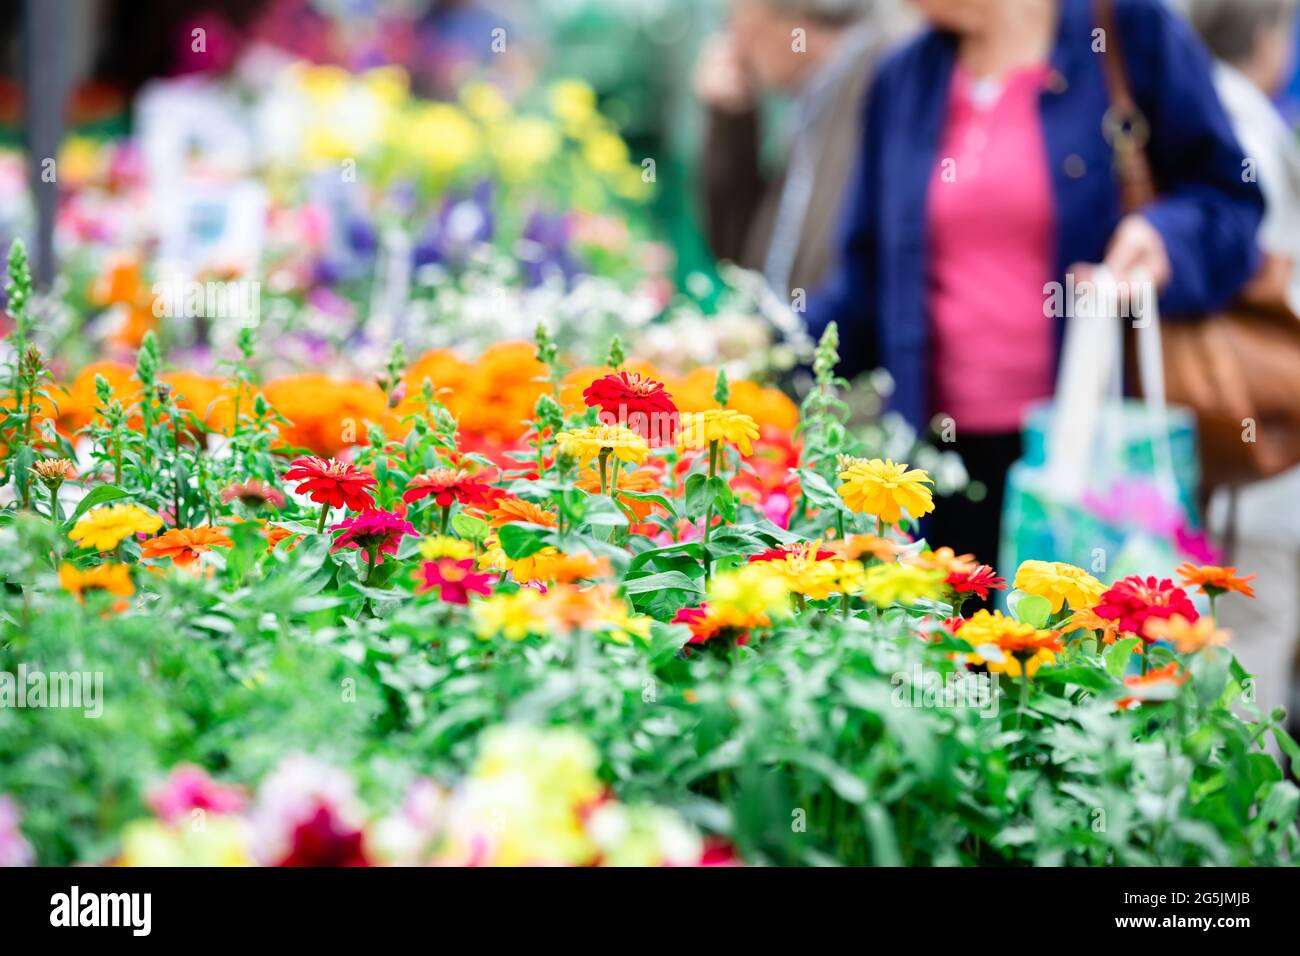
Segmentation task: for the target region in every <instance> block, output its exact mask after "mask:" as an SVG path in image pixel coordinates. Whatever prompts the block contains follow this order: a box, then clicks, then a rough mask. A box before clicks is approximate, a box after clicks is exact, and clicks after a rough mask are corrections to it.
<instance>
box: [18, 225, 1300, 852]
mask: <svg viewBox="0 0 1300 956" xmlns="http://www.w3.org/2000/svg"><path fill="white" fill-rule="evenodd" d="M8 292H9V298H8V302H9V309H10V312H11V314H13V315H14V317H15V320H16V329H15V332H14V335H13V337H12V343H11V344H12V345H13V354H14V355H15V356H16V357H17V358H16V359H15V361H14V363H13V364H12V365H11V367H10V368H9V369H8V373H7V377H6V392H5V403H6V404H5V408H6V412H5V418H4V420H3V426H2V428H3V441H4V446H5V448H4V453H5V459H4V460H5V466H6V472H5V478H6V480H7V482H8V483H9V484H10V487H11V490H12V492H13V495H14V504H13V505H12V506H11V507H10V508H9V509H8V510H6V511H4V512H3V515H2V516H0V578H2V579H3V581H4V587H3V590H2V591H0V626H2V627H3V642H2V643H0V658H2V661H0V671H3V672H4V673H6V674H8V675H11V678H10V680H9V682H8V683H7V684H6V685H4V686H0V693H8V694H10V695H11V697H9V698H7V699H6V706H4V707H0V793H3V794H5V795H6V796H5V797H3V799H2V800H0V861H4V862H25V861H27V860H30V859H32V858H34V859H36V860H37V861H39V862H42V863H67V862H74V861H75V862H82V863H103V862H111V861H118V862H125V863H142V864H150V863H162V864H177V863H231V864H237V863H261V864H269V865H277V864H278V865H299V864H338V865H354V864H368V863H453V864H470V863H481V864H551V863H561V864H574V865H589V864H599V863H607V864H622V863H636V864H671V865H684V864H687V865H688V864H707V863H714V862H742V863H746V864H772V863H775V864H827V863H829V864H837V863H838V864H865V863H878V864H899V863H904V864H960V865H988V864H1020V863H1035V864H1072V865H1073V864H1078V865H1087V864H1092V865H1101V864H1166V865H1172V864H1205V863H1210V864H1224V865H1237V864H1275V863H1289V862H1291V861H1292V860H1293V859H1294V855H1295V853H1296V843H1297V831H1296V826H1295V819H1296V812H1297V807H1298V805H1300V791H1297V789H1296V787H1295V785H1294V784H1293V783H1292V782H1290V781H1288V780H1286V779H1284V776H1283V772H1282V770H1281V769H1280V767H1279V766H1278V764H1277V763H1276V762H1275V761H1274V760H1273V758H1272V757H1270V756H1269V755H1268V754H1267V753H1266V752H1265V751H1264V749H1263V746H1262V745H1263V742H1264V739H1265V738H1266V737H1268V736H1270V735H1271V736H1272V738H1274V739H1275V740H1276V742H1277V743H1278V745H1279V746H1280V747H1281V748H1282V749H1283V750H1284V751H1285V752H1286V753H1287V754H1289V755H1291V756H1292V757H1297V756H1300V752H1298V751H1297V748H1296V745H1295V744H1294V743H1293V742H1292V741H1291V739H1290V738H1289V737H1287V735H1286V734H1285V732H1284V731H1283V730H1282V729H1281V727H1280V724H1279V722H1280V720H1281V715H1280V714H1266V715H1258V714H1254V713H1253V712H1252V709H1251V707H1250V706H1249V704H1248V703H1244V702H1243V701H1242V697H1243V688H1245V687H1246V686H1247V684H1248V675H1246V674H1245V673H1244V672H1243V671H1242V670H1241V668H1240V667H1239V666H1238V665H1237V664H1236V663H1235V661H1234V660H1233V658H1232V656H1231V654H1230V652H1229V650H1228V649H1226V648H1225V647H1224V646H1223V645H1224V643H1225V640H1226V635H1224V634H1223V633H1222V632H1220V631H1219V630H1218V629H1217V627H1216V626H1215V624H1214V622H1213V619H1212V617H1211V616H1210V615H1208V614H1206V615H1202V614H1199V613H1198V609H1197V605H1196V603H1194V601H1193V596H1194V594H1196V592H1197V591H1199V592H1200V594H1202V595H1206V596H1208V597H1209V599H1210V601H1211V603H1212V602H1214V601H1216V600H1220V599H1222V600H1246V599H1249V597H1248V595H1249V592H1250V586H1249V584H1248V583H1247V580H1248V579H1243V578H1241V577H1238V576H1237V575H1236V574H1235V572H1234V571H1233V570H1232V569H1214V568H1193V567H1187V568H1185V569H1183V570H1182V580H1181V582H1180V583H1177V584H1176V583H1174V582H1172V581H1168V580H1161V579H1156V578H1129V579H1125V580H1123V581H1119V582H1114V583H1112V584H1105V583H1102V582H1100V581H1098V580H1097V579H1096V578H1094V577H1093V576H1091V575H1089V574H1088V573H1086V572H1085V571H1083V570H1081V569H1078V568H1073V567H1069V566H1065V565H1058V564H1049V563H1045V562H1027V563H1026V564H1025V565H1024V566H1022V567H1021V568H1018V569H1014V572H1015V573H1014V574H1009V575H1008V576H1009V577H1010V578H1011V581H1010V582H1008V581H1007V580H1006V579H1005V578H1004V577H1003V576H1001V575H999V574H998V573H997V572H995V571H994V570H993V569H992V568H989V567H987V566H984V565H980V564H978V563H976V562H975V561H974V560H973V559H971V558H970V556H964V555H956V554H953V553H952V552H951V550H949V549H945V548H942V547H941V546H940V545H941V542H934V543H928V542H925V541H924V540H921V539H917V538H915V537H914V536H915V533H916V531H917V527H916V520H917V519H919V518H921V517H923V516H924V515H925V514H927V513H928V512H930V511H931V510H932V509H933V507H934V502H933V498H932V495H931V489H930V485H931V481H930V478H929V476H928V475H927V474H926V473H925V472H924V471H921V470H918V469H909V468H908V467H907V466H905V465H896V464H894V463H893V462H891V461H888V460H881V459H878V458H868V457H865V456H863V455H862V453H863V451H864V450H865V449H863V448H862V447H860V445H859V444H858V443H857V441H856V440H855V438H854V437H853V436H852V435H851V434H850V433H849V432H848V430H847V429H846V427H845V425H844V416H845V413H846V409H845V408H844V407H843V405H842V402H841V400H840V397H839V396H840V391H841V389H842V387H843V384H844V383H842V382H841V381H839V380H838V379H836V377H835V376H834V373H833V368H834V365H835V362H836V356H835V348H836V342H835V339H834V333H833V331H832V332H831V333H829V334H828V336H827V338H826V339H825V340H823V342H822V344H821V346H820V348H819V349H818V354H817V359H816V366H815V372H816V384H815V387H814V388H813V390H812V391H811V392H810V393H809V395H808V396H807V398H806V399H805V400H804V402H803V405H802V408H801V409H800V419H799V424H798V426H797V429H796V430H795V433H794V434H789V433H787V434H785V435H784V436H779V437H773V436H771V435H769V434H768V433H765V431H764V429H763V427H762V425H763V424H765V423H764V422H762V421H759V420H758V419H756V418H755V416H754V414H751V413H750V412H746V411H742V410H740V409H739V408H738V407H736V404H735V403H734V398H733V392H735V393H737V394H739V393H741V392H744V391H745V389H746V386H744V385H742V383H736V386H735V388H734V389H733V387H732V386H731V385H730V384H729V383H728V382H727V381H726V378H725V376H721V375H720V376H718V378H717V380H716V386H715V389H714V391H713V395H712V398H711V401H710V402H709V407H707V408H702V409H699V410H697V411H689V412H688V411H684V410H683V409H681V408H680V407H679V406H678V404H677V402H676V400H675V398H674V396H673V395H672V394H671V393H670V391H669V390H666V389H664V388H663V386H662V385H660V384H659V383H658V382H656V381H654V380H651V379H648V378H646V377H644V376H642V375H639V374H637V373H635V372H633V371H631V370H629V369H628V368H626V367H625V362H624V358H623V355H622V350H621V348H620V347H618V346H617V344H616V345H615V346H614V347H613V348H611V354H610V363H609V367H608V368H606V369H600V370H595V371H593V372H591V373H590V374H589V375H587V376H586V382H585V383H583V382H579V383H578V384H579V385H582V386H583V387H582V388H581V389H571V388H570V389H566V387H565V384H566V381H569V382H570V384H571V380H568V379H566V373H565V370H564V369H563V368H561V367H560V362H561V357H560V355H559V354H558V350H557V349H556V347H555V345H554V343H553V342H552V341H551V340H550V338H549V336H548V335H547V334H546V332H545V330H544V329H539V332H538V336H537V341H536V343H535V346H534V348H533V349H532V351H533V352H534V353H535V354H534V357H533V359H532V360H533V361H535V362H536V366H537V369H538V371H539V374H538V375H535V376H533V377H535V378H538V379H540V381H541V387H540V388H539V389H538V390H537V391H536V392H535V393H534V395H533V399H532V401H531V407H530V408H528V409H527V410H526V412H525V413H524V414H525V416H526V417H527V419H528V422H527V427H526V431H524V433H523V434H522V436H521V437H520V438H519V439H518V441H517V442H516V443H515V446H514V448H513V450H511V451H510V452H508V453H507V454H504V455H501V456H498V457H497V458H493V459H489V458H486V457H484V456H483V455H480V454H476V453H472V452H467V451H466V450H465V449H463V448H462V447H461V445H460V444H459V437H458V423H457V420H456V418H455V416H454V415H453V414H452V412H451V411H450V410H449V408H448V404H447V402H446V401H444V399H447V398H449V396H447V395H446V393H441V392H440V391H439V388H440V387H441V386H442V385H443V383H440V382H437V381H430V382H428V384H421V385H419V386H417V387H415V388H413V389H412V392H411V394H409V395H408V396H407V397H406V398H404V399H401V400H400V401H393V402H390V403H389V408H388V412H389V414H387V415H386V416H385V417H386V420H385V421H379V420H375V419H371V420H368V421H367V422H366V426H367V427H363V428H362V430H361V433H360V437H359V438H358V440H357V442H356V443H354V444H352V445H350V446H349V447H347V448H346V449H342V448H341V449H338V450H337V451H336V452H334V453H333V455H332V456H331V453H330V452H325V453H324V457H316V456H314V455H311V454H306V453H304V449H302V448H301V447H295V446H297V445H298V444H299V443H297V442H294V441H292V440H289V439H287V438H286V434H288V433H291V430H292V428H293V427H294V426H293V423H292V422H291V421H290V420H289V419H288V416H286V415H283V414H282V413H281V411H280V409H279V408H278V406H277V405H276V404H275V403H274V402H273V401H271V400H270V398H269V397H268V396H267V395H266V394H265V392H264V391H263V390H261V389H260V388H259V385H258V383H257V381H256V379H255V375H254V374H253V372H252V370H251V367H250V366H249V365H248V364H247V359H248V358H249V357H250V356H251V354H252V352H253V350H254V347H255V346H254V343H253V342H252V339H251V337H248V338H246V340H245V346H246V347H245V351H244V355H245V362H244V363H241V364H240V365H239V367H238V368H236V369H235V372H234V378H233V381H234V382H235V383H237V384H236V391H235V394H236V395H237V396H243V397H241V398H240V400H239V401H237V402H232V407H231V409H230V415H229V417H228V418H227V419H226V420H225V421H224V422H223V423H221V424H220V425H214V424H212V423H210V422H206V421H205V420H204V419H202V418H200V417H199V415H197V414H195V413H193V412H186V411H183V410H182V409H181V408H180V407H179V406H178V403H177V397H176V391H175V389H174V388H173V387H172V386H170V385H169V384H168V383H167V382H166V381H165V379H164V377H163V376H164V374H165V373H166V370H165V369H164V368H163V367H162V366H163V362H162V360H161V358H160V357H159V355H158V352H157V349H156V347H154V346H153V344H152V340H151V338H150V337H148V336H146V338H145V341H144V344H143V347H142V348H141V351H140V354H139V359H138V365H137V368H136V369H135V371H134V373H133V376H132V382H131V383H129V385H130V387H129V388H118V389H116V390H115V388H114V387H113V386H112V385H111V384H110V383H109V382H107V381H106V380H103V379H102V378H101V380H100V381H99V382H97V383H96V388H95V389H94V398H93V399H91V400H90V403H91V408H90V411H89V414H88V415H87V416H86V420H85V422H84V423H83V424H82V425H81V426H80V430H79V432H78V433H77V434H75V435H69V434H66V432H65V433H62V434H61V433H60V432H59V430H58V429H57V427H56V425H57V421H56V419H55V417H53V416H51V415H50V413H49V406H48V405H47V404H46V403H48V402H50V401H51V398H50V396H51V394H52V393H53V391H54V388H53V386H52V385H51V383H50V382H49V381H48V375H47V373H46V372H45V369H44V361H43V359H42V357H41V355H40V353H39V351H38V350H36V349H35V348H34V346H32V345H31V342H32V339H33V332H34V330H33V329H32V327H31V322H30V319H29V317H28V316H27V315H26V308H25V307H26V303H27V301H28V296H29V288H28V281H27V277H26V271H25V262H24V258H23V255H22V252H21V248H17V249H16V250H15V252H14V253H13V254H12V255H11V259H10V279H9V290H8ZM407 372H408V369H406V368H404V367H400V365H399V364H397V363H396V362H395V364H394V366H393V367H392V368H390V373H391V374H390V377H389V382H390V384H392V383H396V382H397V381H399V380H400V379H401V378H402V377H403V376H404V375H405V374H406V373H407ZM526 385H527V383H525V382H522V381H519V382H513V383H505V382H503V383H502V386H501V387H502V388H503V389H510V388H523V387H526ZM243 390H246V392H247V394H246V396H245V393H244V391H243ZM575 393H576V394H575ZM390 397H391V396H390ZM501 399H502V400H503V401H505V400H507V399H506V396H504V395H503V396H501ZM297 401H298V402H299V404H300V405H302V406H303V407H307V406H310V404H311V402H312V395H311V393H310V392H308V393H306V394H303V395H299V396H297ZM399 406H400V409H399ZM395 410H396V411H395ZM752 410H753V409H752V407H751V411H752ZM377 417H378V416H377ZM74 443H75V445H76V446H77V447H76V451H75V453H74V447H73V445H74ZM774 447H776V448H779V449H782V452H781V454H783V455H784V454H788V455H789V456H791V457H790V460H789V461H788V462H787V463H788V464H789V465H790V466H792V467H791V470H790V471H789V473H788V474H785V475H782V476H781V478H780V480H779V481H778V482H776V483H773V482H772V481H770V480H767V478H765V474H766V472H767V471H768V470H769V469H768V468H766V466H765V465H764V461H765V459H767V458H768V457H770V456H771V455H772V453H773V448H774ZM72 458H77V462H76V464H74V463H73V461H72V460H71V459H72ZM778 460H784V459H779V458H778ZM769 477H770V476H769ZM778 498H779V499H780V500H779V501H778V500H777V499H778ZM774 503H775V504H776V505H777V506H774ZM1008 588H1010V589H1011V590H1010V592H1009V598H1010V601H1009V604H1010V607H1011V608H1012V613H1011V614H1010V615H1003V614H1002V613H1001V612H996V611H995V612H990V611H988V610H983V609H979V610H977V609H976V607H977V605H978V604H979V603H981V602H982V601H984V600H986V599H989V598H991V597H993V596H995V595H996V593H997V592H998V591H1001V590H1006V589H1008ZM1228 592H1241V593H1232V594H1229V593H1228ZM1198 600H1199V598H1198ZM1202 605H1203V602H1202ZM69 672H76V673H78V674H80V675H83V676H85V677H86V680H87V684H88V685H89V684H90V683H91V682H92V681H91V675H95V674H99V675H101V676H102V697H101V698H100V699H99V700H98V702H97V703H95V702H88V703H87V702H84V701H83V703H87V706H82V707H73V706H50V705H51V704H54V703H55V701H54V700H53V699H50V698H45V697H44V694H45V693H46V692H47V691H49V690H50V688H51V687H52V686H53V685H52V684H50V683H49V678H50V675H55V674H60V673H69ZM33 675H37V676H38V677H39V678H40V679H39V680H35V681H34V680H33ZM18 678H22V680H21V683H22V690H21V693H22V695H23V702H22V703H21V704H19V703H18V700H17V698H16V697H14V696H12V695H15V694H17V693H18V692H19V691H18V683H19V680H18ZM42 681H44V683H42ZM37 688H39V689H40V692H41V695H42V696H41V697H40V698H38V697H37V696H36V694H37V691H36V689H37ZM63 703H66V701H65V702H63ZM1234 706H1237V707H1239V708H1240V710H1241V712H1242V713H1245V714H1247V715H1248V719H1246V720H1243V719H1241V718H1239V717H1238V716H1236V715H1234V712H1233V709H1232V708H1233V707H1234ZM94 710H98V711H99V713H98V714H94V713H93V711H94ZM304 755H310V756H304Z"/></svg>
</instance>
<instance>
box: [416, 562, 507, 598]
mask: <svg viewBox="0 0 1300 956" xmlns="http://www.w3.org/2000/svg"><path fill="white" fill-rule="evenodd" d="M415 580H416V585H415V590H416V593H418V594H424V593H426V592H428V591H432V590H434V589H437V591H438V596H439V597H441V598H442V599H443V601H445V602H447V603H448V604H468V603H469V596H470V593H471V592H473V593H474V594H491V593H492V585H491V583H490V582H491V580H492V575H491V574H484V573H482V572H479V571H475V570H474V559H473V558H463V559H462V560H460V561H457V560H456V559H455V558H440V559H439V560H437V561H426V562H424V564H423V565H422V566H421V567H420V568H419V570H417V571H416V572H415Z"/></svg>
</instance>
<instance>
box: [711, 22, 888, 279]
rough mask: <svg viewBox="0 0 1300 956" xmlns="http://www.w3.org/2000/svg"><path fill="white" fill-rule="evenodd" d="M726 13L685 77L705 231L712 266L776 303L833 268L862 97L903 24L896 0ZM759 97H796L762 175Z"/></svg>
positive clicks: (855, 145)
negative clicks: (738, 275)
mask: <svg viewBox="0 0 1300 956" xmlns="http://www.w3.org/2000/svg"><path fill="white" fill-rule="evenodd" d="M729 10H730V15H729V18H728V23H727V29H726V32H724V33H721V34H719V35H718V36H715V37H713V38H712V39H711V40H710V41H709V43H708V44H707V45H706V46H705V48H704V50H703V51H702V53H701V55H700V59H699V63H698V66H697V70H696V78H695V88H696V93H697V95H698V96H699V98H700V100H702V101H703V103H704V104H705V106H706V107H707V108H708V111H709V112H708V120H707V129H706V132H705V135H704V139H703V143H702V146H703V157H702V161H701V178H702V180H703V189H704V213H705V215H704V218H705V231H706V233H707V238H708V241H709V245H710V247H711V248H712V251H713V253H714V255H715V256H717V258H719V259H725V260H730V261H732V262H735V263H736V264H737V265H741V266H744V267H745V268H749V269H755V270H758V271H760V272H762V273H764V275H765V276H766V277H767V279H768V282H769V284H770V285H771V286H772V288H773V290H774V291H775V292H776V294H777V295H778V296H779V297H781V298H786V297H787V296H788V295H789V294H790V293H791V292H792V290H795V289H804V290H807V289H809V288H811V287H814V286H816V285H818V284H820V283H821V282H822V281H823V280H824V279H825V278H826V276H827V274H828V272H829V270H830V266H831V264H832V262H833V261H834V256H835V248H834V245H835V244H834V228H833V226H834V223H835V220H836V218H837V216H838V214H839V209H840V204H841V202H842V196H843V191H844V187H845V183H846V181H847V179H848V175H849V170H850V169H851V167H852V164H853V157H854V153H855V151H856V148H857V117H858V115H859V114H860V111H861V101H862V96H863V91H864V90H865V88H866V85H867V82H868V79H869V76H870V74H871V71H872V69H873V67H874V65H875V63H876V62H877V61H878V60H879V59H880V58H881V56H882V54H883V53H884V52H885V51H886V50H888V49H889V48H890V47H891V46H892V45H893V44H894V42H895V41H896V40H897V39H899V38H900V37H901V36H902V35H903V32H904V30H905V29H906V25H907V23H908V22H910V18H908V17H906V16H904V15H903V14H902V12H901V7H900V4H899V3H898V2H896V0H731V2H730V8H729ZM800 31H802V32H800ZM764 94H780V95H784V96H788V97H792V98H794V100H795V102H794V116H793V117H792V118H793V120H794V129H793V131H792V135H790V136H789V137H788V149H787V162H786V164H785V167H784V169H781V170H775V171H765V170H764V169H763V168H762V167H763V164H762V162H761V159H760V154H761V152H762V142H763V133H762V124H761V122H760V115H759V114H760V105H761V100H762V97H763V96H764Z"/></svg>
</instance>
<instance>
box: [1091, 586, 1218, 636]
mask: <svg viewBox="0 0 1300 956" xmlns="http://www.w3.org/2000/svg"><path fill="white" fill-rule="evenodd" d="M1093 611H1094V613H1096V615H1097V616H1098V617H1100V618H1105V619H1106V620H1110V621H1118V622H1119V629H1120V630H1121V631H1132V632H1133V633H1134V634H1137V635H1138V636H1139V637H1141V638H1142V640H1144V641H1145V642H1146V643H1148V644H1154V643H1155V642H1156V637H1155V636H1154V635H1152V634H1148V633H1147V630H1146V622H1147V621H1148V620H1150V619H1152V618H1155V619H1157V620H1168V619H1169V618H1171V617H1173V616H1174V615H1175V614H1181V615H1182V616H1183V617H1185V618H1187V620H1188V622H1189V623H1191V622H1194V621H1195V620H1196V619H1197V618H1198V617H1199V616H1200V615H1198V614H1197V613H1196V608H1195V607H1194V606H1193V605H1192V599H1191V598H1189V597H1188V596H1187V592H1186V591H1184V590H1183V589H1182V588H1180V587H1175V586H1174V582H1173V581H1171V580H1169V579H1168V578H1164V579H1163V580H1160V579H1157V578H1155V577H1148V578H1146V579H1145V580H1143V578H1142V577H1141V576H1140V575H1136V574H1135V575H1132V576H1131V577H1127V578H1125V579H1124V580H1122V581H1117V582H1116V583H1115V584H1114V585H1112V586H1111V588H1110V590H1109V591H1106V592H1105V593H1104V594H1102V596H1101V600H1100V601H1099V602H1098V603H1097V606H1096V607H1095V608H1093Z"/></svg>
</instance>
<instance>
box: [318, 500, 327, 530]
mask: <svg viewBox="0 0 1300 956" xmlns="http://www.w3.org/2000/svg"><path fill="white" fill-rule="evenodd" d="M329 513H330V506H329V502H328V501H327V502H325V503H323V504H322V505H321V506H320V521H318V522H316V533H317V534H324V533H325V518H326V517H327V516H328V515H329Z"/></svg>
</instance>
